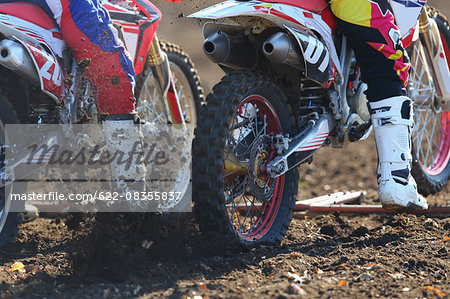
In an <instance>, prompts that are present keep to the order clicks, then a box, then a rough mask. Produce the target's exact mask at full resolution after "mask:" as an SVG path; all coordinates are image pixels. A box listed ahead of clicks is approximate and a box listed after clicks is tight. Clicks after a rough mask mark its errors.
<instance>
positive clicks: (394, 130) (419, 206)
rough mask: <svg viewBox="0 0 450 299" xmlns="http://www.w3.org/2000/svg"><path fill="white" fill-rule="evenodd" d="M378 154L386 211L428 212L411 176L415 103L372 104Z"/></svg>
mask: <svg viewBox="0 0 450 299" xmlns="http://www.w3.org/2000/svg"><path fill="white" fill-rule="evenodd" d="M370 108H371V119H372V123H373V131H374V134H375V142H376V145H377V152H378V175H379V178H378V185H379V189H378V195H379V198H380V200H381V203H382V204H383V207H384V208H386V209H414V210H426V209H428V204H427V201H426V200H425V198H424V197H422V196H421V195H420V194H418V192H417V185H416V182H415V181H414V178H413V177H412V175H411V171H410V170H411V161H412V156H411V129H412V126H413V115H412V113H413V112H412V102H411V100H410V99H409V98H408V97H405V96H398V97H391V98H387V99H384V100H381V101H377V102H371V103H370Z"/></svg>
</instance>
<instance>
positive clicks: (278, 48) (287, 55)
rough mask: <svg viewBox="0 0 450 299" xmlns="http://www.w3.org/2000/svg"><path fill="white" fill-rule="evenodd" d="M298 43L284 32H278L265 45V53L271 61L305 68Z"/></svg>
mask: <svg viewBox="0 0 450 299" xmlns="http://www.w3.org/2000/svg"><path fill="white" fill-rule="evenodd" d="M299 52H301V51H300V49H299V47H298V44H297V42H296V41H293V40H292V39H291V38H290V37H289V35H287V34H286V33H283V32H277V33H275V34H274V35H272V36H271V37H269V38H268V39H267V40H266V41H265V42H264V44H263V53H264V55H265V56H266V57H267V59H269V61H271V62H273V63H278V64H287V65H291V66H295V67H304V64H303V58H302V57H301V56H300V55H299V54H298V53H299Z"/></svg>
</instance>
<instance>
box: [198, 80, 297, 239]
mask: <svg viewBox="0 0 450 299" xmlns="http://www.w3.org/2000/svg"><path fill="white" fill-rule="evenodd" d="M248 86H251V87H254V86H258V87H266V88H269V89H271V90H275V92H279V93H280V94H282V92H281V90H279V88H278V87H276V86H275V85H274V84H273V83H271V82H270V81H269V80H267V79H266V78H265V77H263V76H262V75H259V74H254V73H249V72H239V73H233V74H230V75H227V76H225V77H224V78H222V80H221V82H220V83H218V84H216V85H215V86H214V87H213V92H212V93H211V94H209V95H208V96H207V99H206V102H207V105H204V106H203V107H202V109H201V110H200V115H199V119H201V120H202V121H201V122H198V124H197V128H196V131H195V135H196V138H195V139H194V141H193V171H192V173H193V174H194V175H193V190H194V194H193V201H194V204H195V206H194V215H195V218H196V219H197V222H198V224H199V227H200V231H201V232H202V233H203V234H204V235H206V236H207V238H208V239H211V238H212V239H216V240H217V241H219V242H220V243H222V244H227V245H232V244H240V245H243V246H244V247H252V246H254V245H257V244H259V243H270V244H279V243H280V242H281V240H282V239H283V237H284V235H285V233H286V231H287V229H288V226H289V224H290V221H291V219H292V212H293V209H294V206H295V199H296V196H297V191H298V179H299V174H298V171H297V169H293V170H291V171H290V172H288V173H287V174H290V176H291V177H290V179H287V178H286V179H285V189H284V192H285V194H286V193H287V194H288V198H290V202H288V203H287V204H288V205H289V208H288V209H286V210H285V215H282V216H281V218H280V219H282V221H281V223H279V226H280V227H279V229H277V230H273V231H274V233H273V234H269V233H268V234H267V235H266V236H265V238H264V240H261V241H260V242H251V241H246V240H243V239H241V238H240V237H239V236H238V235H237V233H236V232H235V230H234V229H233V228H232V225H231V223H230V221H229V219H228V213H227V211H226V208H225V205H224V200H225V198H224V187H223V161H222V159H223V149H224V143H225V135H226V133H227V129H228V123H229V122H230V120H231V118H232V115H233V113H234V109H235V105H236V104H234V103H233V101H234V100H235V99H239V98H242V95H243V94H245V92H246V88H247V87H248ZM283 104H285V107H287V110H288V112H289V115H290V116H291V118H292V119H291V120H289V121H290V123H291V124H293V123H294V118H293V117H292V115H293V114H292V111H291V110H290V106H289V105H288V104H287V101H286V99H285V98H284V103H283ZM218 137H219V138H218ZM219 140H220V141H219ZM217 170H219V171H217ZM287 174H286V175H287ZM218 196H219V198H218ZM283 196H284V195H283ZM277 217H278V215H277Z"/></svg>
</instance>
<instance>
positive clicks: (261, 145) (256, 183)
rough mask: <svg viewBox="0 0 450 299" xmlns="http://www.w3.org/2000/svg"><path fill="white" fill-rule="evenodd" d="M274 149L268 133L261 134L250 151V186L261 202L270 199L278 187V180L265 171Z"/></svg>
mask: <svg viewBox="0 0 450 299" xmlns="http://www.w3.org/2000/svg"><path fill="white" fill-rule="evenodd" d="M272 151H273V149H272V139H271V138H270V137H269V136H267V135H262V136H259V137H258V138H257V139H256V140H255V142H254V144H253V146H252V148H251V151H250V160H249V167H248V173H249V187H250V190H251V191H252V193H253V195H254V196H255V198H256V199H257V200H258V201H259V202H264V201H267V200H270V199H271V198H272V196H273V193H274V191H275V187H276V181H274V180H273V179H271V178H269V177H268V176H267V175H266V174H265V173H264V171H263V169H262V168H263V167H264V165H265V164H267V163H268V162H269V159H270V154H271V152H272Z"/></svg>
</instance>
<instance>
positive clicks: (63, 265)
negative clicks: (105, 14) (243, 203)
mask: <svg viewBox="0 0 450 299" xmlns="http://www.w3.org/2000/svg"><path fill="white" fill-rule="evenodd" d="M444 1H445V0H444ZM444 1H439V0H435V1H431V3H432V4H437V5H438V6H439V5H442V6H443V4H444ZM194 2H195V1H186V2H183V3H184V4H183V3H182V4H180V5H181V6H177V8H176V9H173V8H172V7H173V6H172V5H175V4H169V3H162V2H156V3H155V4H156V5H157V6H158V7H160V8H161V10H162V11H163V14H164V15H165V18H166V19H163V22H162V23H161V29H164V30H163V31H162V34H161V36H162V38H163V39H165V40H170V41H175V42H177V38H179V40H180V41H181V42H179V44H181V46H182V47H183V48H184V49H185V50H186V51H187V52H189V53H192V54H191V55H192V56H193V58H194V61H196V60H197V61H201V63H200V62H199V63H197V64H198V65H200V69H201V73H200V74H201V75H203V76H202V78H209V80H205V82H204V83H205V84H204V85H205V87H206V89H207V90H208V89H209V88H210V87H211V86H212V85H213V84H214V82H217V80H218V78H220V76H221V75H220V73H219V71H218V70H217V69H212V68H211V64H208V63H207V62H205V61H204V60H205V58H204V57H201V54H200V51H199V49H200V45H201V44H200V42H201V38H199V42H198V43H197V41H196V40H194V41H189V42H187V41H186V40H187V39H190V38H191V36H194V35H198V36H200V28H199V26H198V25H195V24H194V25H192V27H183V28H184V30H188V31H189V32H188V34H187V33H186V34H183V33H184V32H185V31H184V32H183V31H178V33H177V34H176V35H175V34H174V33H170V32H173V30H175V29H174V28H176V27H175V25H177V26H181V25H183V26H184V24H185V23H186V22H187V23H188V21H186V20H185V19H184V18H182V15H184V16H186V15H187V14H189V13H190V12H192V11H194V10H197V9H198V8H199V7H200V8H201V7H205V6H206V5H209V4H210V2H208V3H203V2H202V3H200V4H198V7H194V6H195V5H193V3H194ZM183 5H184V6H183ZM164 22H165V23H164ZM170 23H172V24H170ZM180 24H181V25H180ZM168 26H172V27H170V29H165V28H168ZM194 30H195V31H194ZM180 32H181V33H180ZM177 43H178V42H177ZM369 139H370V140H368V141H364V142H362V143H358V144H348V145H347V146H346V147H345V148H344V149H332V148H324V149H321V151H320V152H319V153H318V154H317V155H316V156H315V159H314V162H313V163H312V164H309V165H304V166H302V167H301V168H300V176H301V179H300V181H301V182H300V187H299V196H298V200H300V199H307V198H310V197H314V196H319V195H323V194H327V193H331V192H334V191H343V190H366V191H367V196H366V199H365V200H366V202H367V203H376V202H377V193H376V188H377V186H376V179H375V167H376V155H375V151H374V143H373V141H372V139H373V137H372V136H371V137H369ZM449 194H450V193H449V188H448V187H447V188H446V189H445V190H443V191H442V192H441V193H439V194H438V195H434V196H429V197H428V201H429V203H430V204H431V205H447V204H450V202H449V200H450V195H449ZM446 217H447V218H445V216H444V217H436V216H431V215H430V216H414V215H411V214H406V213H399V214H395V215H374V214H370V215H344V214H338V213H334V214H325V215H307V216H304V215H302V216H299V218H295V219H293V221H292V223H291V226H290V228H289V230H288V233H287V235H286V237H285V238H284V240H283V242H282V244H281V245H280V246H273V247H272V246H261V247H258V248H254V249H251V250H248V249H243V248H238V247H234V248H229V247H227V248H223V247H220V246H217V244H214V242H211V241H210V240H206V239H204V238H203V236H202V235H201V234H200V233H199V232H198V228H197V225H196V223H195V221H194V219H193V218H192V215H191V214H177V215H175V214H173V215H168V216H161V215H154V214H97V215H83V216H82V215H79V214H75V215H69V216H67V215H63V216H55V215H44V217H41V218H39V219H37V220H36V221H33V222H31V223H27V224H24V225H21V227H20V233H19V236H18V238H17V242H16V243H15V244H9V245H7V246H5V247H2V248H0V297H4V298H15V297H47V298H56V297H58V298H59V297H68V298H83V297H91V298H122V297H141V298H150V297H161V296H163V297H172V298H183V297H191V298H192V297H194V296H203V297H208V298H215V297H227V298H228V297H234V298H236V297H237V298H242V297H261V296H265V297H269V296H270V297H277V298H287V297H295V296H299V295H304V296H306V297H322V298H329V297H333V298H343V297H352V298H354V297H357V296H359V297H405V298H416V297H417V298H418V297H421V298H422V297H427V298H428V297H430V298H433V297H448V296H449V295H448V294H450V253H449V252H450V240H449V239H450V215H447V216H446ZM15 262H22V263H23V264H24V265H25V273H20V272H11V271H8V270H9V269H10V268H11V266H12V265H13V264H14V263H15ZM197 298H199V297H197Z"/></svg>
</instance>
